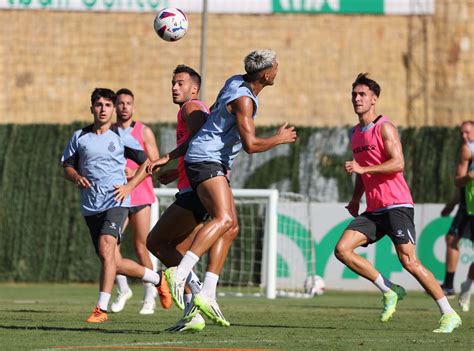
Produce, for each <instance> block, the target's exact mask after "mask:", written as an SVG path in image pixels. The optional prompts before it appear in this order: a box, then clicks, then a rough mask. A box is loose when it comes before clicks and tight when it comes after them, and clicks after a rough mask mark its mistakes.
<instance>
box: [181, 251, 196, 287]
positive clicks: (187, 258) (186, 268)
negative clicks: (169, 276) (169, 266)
mask: <svg viewBox="0 0 474 351" xmlns="http://www.w3.org/2000/svg"><path fill="white" fill-rule="evenodd" d="M198 261H199V256H196V255H195V254H194V253H192V252H191V251H189V250H188V251H186V254H185V255H184V256H183V258H182V259H181V262H180V263H179V265H178V268H177V269H176V279H177V280H178V281H181V280H184V279H186V278H187V277H188V275H189V273H190V272H191V270H192V269H193V267H194V266H195V265H196V263H198Z"/></svg>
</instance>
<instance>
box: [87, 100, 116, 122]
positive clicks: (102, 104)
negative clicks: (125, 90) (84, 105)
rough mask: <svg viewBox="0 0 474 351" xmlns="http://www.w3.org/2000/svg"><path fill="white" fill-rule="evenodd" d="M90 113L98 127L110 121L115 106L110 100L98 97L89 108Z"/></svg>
mask: <svg viewBox="0 0 474 351" xmlns="http://www.w3.org/2000/svg"><path fill="white" fill-rule="evenodd" d="M91 112H92V114H93V115H94V122H95V123H98V124H99V125H104V124H107V123H109V122H110V121H111V119H112V115H113V113H114V112H115V106H114V103H113V102H112V100H108V99H105V98H103V97H100V98H99V99H98V100H97V101H96V102H95V103H94V105H92V106H91Z"/></svg>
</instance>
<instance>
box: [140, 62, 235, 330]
mask: <svg viewBox="0 0 474 351" xmlns="http://www.w3.org/2000/svg"><path fill="white" fill-rule="evenodd" d="M200 86H201V77H200V76H199V74H198V73H197V72H196V71H195V70H194V69H192V68H190V67H188V66H185V65H179V66H177V67H176V68H175V70H174V71H173V79H172V97H173V102H174V103H175V104H177V105H178V106H179V111H178V114H177V123H176V144H177V148H176V149H175V150H173V151H171V152H170V153H169V155H171V156H169V155H165V156H164V157H165V158H166V159H168V158H177V159H178V167H177V168H176V169H168V170H166V171H163V172H160V174H159V175H158V179H159V180H160V182H161V183H163V184H168V183H170V182H172V181H174V180H176V179H178V190H179V192H178V194H176V201H175V202H174V203H173V204H171V205H170V206H169V207H168V208H167V209H166V211H165V212H164V213H163V214H162V215H161V216H160V219H159V220H158V223H156V225H155V227H154V228H153V230H152V231H151V232H150V234H149V236H148V249H149V250H150V252H152V253H154V254H155V255H156V256H157V257H158V258H159V259H160V260H161V262H163V263H164V264H165V265H166V266H168V267H171V266H176V265H178V264H179V262H180V261H181V259H182V257H183V255H184V254H185V252H186V251H187V249H189V246H190V244H191V243H192V240H193V239H194V235H195V233H196V232H197V231H198V230H199V229H200V228H201V227H202V226H203V223H204V222H205V220H206V219H207V218H208V214H207V211H206V209H205V208H204V206H203V205H202V203H201V201H200V200H199V197H198V196H197V194H196V193H195V192H194V191H193V189H192V188H191V185H190V183H189V180H188V178H187V176H186V173H185V171H184V153H185V151H186V149H187V145H188V142H189V140H190V138H191V137H192V136H194V135H195V134H196V132H197V131H198V130H199V129H200V128H201V127H202V125H203V124H204V122H205V121H206V120H207V117H208V116H209V109H208V108H207V106H206V105H205V104H204V103H203V102H202V101H200V100H198V95H199V89H200ZM178 155H182V156H178ZM238 232H239V228H238V226H235V227H233V228H231V230H229V231H228V232H226V233H225V234H224V235H223V236H222V237H221V238H220V239H219V240H218V241H217V242H216V243H215V244H214V245H213V246H212V248H211V249H210V252H209V262H208V268H207V273H206V279H205V281H204V285H202V283H201V282H200V280H199V278H198V277H197V276H196V275H195V274H194V272H193V271H191V272H190V274H189V276H188V278H187V285H186V289H185V295H184V300H185V301H184V302H185V308H184V315H183V318H181V319H180V320H179V321H178V322H177V323H176V324H175V325H174V326H172V327H170V328H168V329H167V331H170V332H182V331H200V330H202V329H203V328H204V327H205V321H204V319H203V318H202V316H201V315H200V314H199V313H197V310H196V308H195V307H194V306H193V305H192V296H193V294H198V293H200V292H201V293H202V294H205V295H206V296H209V298H211V299H213V300H216V288H217V282H218V279H219V274H220V272H221V270H222V267H223V265H224V261H225V258H226V256H227V253H228V250H229V248H230V246H231V244H232V242H233V241H234V239H235V237H236V236H237V234H238Z"/></svg>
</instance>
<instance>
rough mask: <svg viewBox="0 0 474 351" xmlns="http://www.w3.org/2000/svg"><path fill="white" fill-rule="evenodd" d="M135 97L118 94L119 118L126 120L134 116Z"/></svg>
mask: <svg viewBox="0 0 474 351" xmlns="http://www.w3.org/2000/svg"><path fill="white" fill-rule="evenodd" d="M133 102H134V101H133V97H132V96H130V95H127V94H120V95H118V96H117V106H116V107H115V109H116V112H117V119H119V120H121V121H123V122H125V121H128V120H129V119H131V118H132V117H133V112H134V107H133Z"/></svg>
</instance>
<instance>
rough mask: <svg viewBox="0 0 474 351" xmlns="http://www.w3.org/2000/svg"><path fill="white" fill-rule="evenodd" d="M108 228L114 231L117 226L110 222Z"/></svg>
mask: <svg viewBox="0 0 474 351" xmlns="http://www.w3.org/2000/svg"><path fill="white" fill-rule="evenodd" d="M109 228H111V229H114V230H115V229H117V224H115V222H110V225H109Z"/></svg>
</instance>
